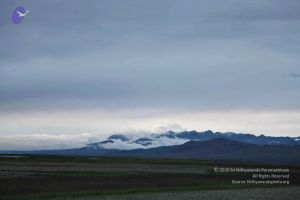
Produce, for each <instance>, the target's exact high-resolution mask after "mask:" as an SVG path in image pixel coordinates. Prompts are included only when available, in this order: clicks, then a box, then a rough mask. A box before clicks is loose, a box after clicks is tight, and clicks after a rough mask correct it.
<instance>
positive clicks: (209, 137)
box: [0, 130, 300, 165]
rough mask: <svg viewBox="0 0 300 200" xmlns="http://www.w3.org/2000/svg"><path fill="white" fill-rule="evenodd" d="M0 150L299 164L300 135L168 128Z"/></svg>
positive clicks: (30, 152) (28, 152)
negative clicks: (67, 145)
mask: <svg viewBox="0 0 300 200" xmlns="http://www.w3.org/2000/svg"><path fill="white" fill-rule="evenodd" d="M0 153H6V154H8V153H9V154H39V155H41V154H42V155H84V156H126V157H148V158H174V159H202V160H222V161H242V162H257V163H271V164H292V165H295V164H296V165H300V137H271V136H264V135H260V136H255V135H252V134H241V133H232V132H227V133H220V132H212V131H210V130H208V131H204V132H197V131H183V132H177V133H175V132H172V131H168V132H166V133H162V134H149V135H144V136H143V137H134V136H130V135H124V134H116V135H111V136H110V137H108V138H107V139H106V140H103V141H100V142H96V143H91V144H88V145H87V146H85V147H82V148H78V149H66V150H42V151H26V152H24V151H0Z"/></svg>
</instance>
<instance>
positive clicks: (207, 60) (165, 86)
mask: <svg viewBox="0 0 300 200" xmlns="http://www.w3.org/2000/svg"><path fill="white" fill-rule="evenodd" d="M17 5H23V6H24V7H26V8H27V9H29V10H31V12H30V14H29V15H28V16H27V17H26V18H25V19H24V21H23V22H22V23H21V24H20V25H17V26H16V25H13V24H12V23H11V22H10V19H9V17H10V15H11V11H12V10H13V9H14V8H15V7H16V6H17ZM299 10H300V2H299V1H297V0H290V1H283V0H280V1H271V0H245V1H240V0H230V1H226V3H224V1H211V0H210V1H198V0H197V1H196V0H195V1H173V0H172V1H158V0H156V1H140V0H136V1H124V0H122V1H121V0H119V1H117V0H114V1H111V0H106V1H88V2H87V1H53V0H51V1H1V3H0V13H1V14H0V16H1V25H0V32H1V37H0V42H1V47H0V108H1V109H5V110H20V109H21V110H22V109H25V108H26V109H39V108H43V109H46V108H53V107H54V108H57V109H63V108H65V107H66V106H71V107H98V108H104V107H114V108H118V107H170V108H173V109H184V108H189V109H199V110H203V109H231V108H245V109H251V108H269V109H281V108H292V109H295V108H299V102H300V101H298V100H299V97H300V96H299V94H300V93H299V87H298V86H297V85H295V83H294V82H288V81H286V80H284V79H280V77H279V76H280V74H286V72H288V71H295V70H297V69H296V67H295V66H297V65H298V63H299V60H300V59H299V56H298V55H299V51H300V49H299V48H300V40H299V33H300V27H299V22H300V12H299ZM265 74H268V76H267V77H266V76H265Z"/></svg>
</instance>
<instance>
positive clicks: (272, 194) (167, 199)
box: [57, 187, 300, 200]
mask: <svg viewBox="0 0 300 200" xmlns="http://www.w3.org/2000/svg"><path fill="white" fill-rule="evenodd" d="M70 199H75V200H100V199H101V200H210V199H213V200H240V199H241V200H260V199H263V200H300V187H285V188H264V189H262V188H261V189H239V190H237V189H235V190H210V191H199V192H197V191H196V192H165V193H148V194H130V195H119V196H93V197H81V198H74V197H73V198H59V200H70ZM57 200H58V199H57Z"/></svg>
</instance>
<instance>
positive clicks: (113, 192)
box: [0, 155, 300, 199]
mask: <svg viewBox="0 0 300 200" xmlns="http://www.w3.org/2000/svg"><path fill="white" fill-rule="evenodd" d="M241 168H244V169H253V168H254V169H262V168H263V169H285V170H286V169H287V170H289V171H285V172H274V173H273V172H272V173H269V172H262V174H264V175H271V174H275V175H276V176H280V177H279V178H278V177H275V178H274V177H269V178H267V177H264V178H258V177H254V178H253V174H258V173H253V172H252V173H248V172H247V173H246V172H240V171H236V169H241ZM233 180H235V181H243V180H256V181H259V180H269V181H275V182H272V184H270V183H269V184H265V183H259V184H257V183H253V182H252V183H246V184H233V183H232V181H233ZM276 181H277V182H276ZM298 186H299V187H300V167H299V166H274V165H261V164H254V163H252V164H251V163H237V162H215V161H199V160H174V159H138V158H113V157H74V156H73V157H66V156H30V155H22V156H20V155H19V156H9V155H6V156H3V155H2V156H1V157H0V194H1V195H0V199H44V198H47V199H49V198H50V199H53V198H54V199H74V198H75V199H168V198H169V199H193V198H194V199H199V198H201V199H202V198H204V199H205V198H206V199H209V198H210V195H221V196H222V195H223V196H224V195H225V196H224V198H222V199H225V197H228V199H232V198H229V197H230V196H231V195H232V194H233V191H234V192H235V193H236V192H237V194H240V197H241V199H243V198H244V199H245V198H246V199H249V198H247V197H249V194H251V191H252V189H253V188H264V189H263V190H258V191H261V192H262V195H265V194H263V193H264V192H266V191H269V190H270V189H272V190H270V191H276V192H279V193H284V191H286V193H287V194H286V195H287V196H286V197H289V195H294V194H295V192H292V190H293V191H295V190H296V191H299V190H298V189H299V188H298ZM295 188H296V189H295ZM220 189H221V190H220ZM245 189H246V190H245ZM215 190H218V191H217V192H214V191H215ZM290 190H291V191H290ZM249 191H250V192H249ZM288 191H289V192H288ZM255 193H256V192H255ZM279 193H278V195H275V197H278V198H279V197H280V195H279ZM256 194H259V192H257V193H256ZM191 195H192V196H193V198H192V197H191ZM245 195H246V196H245ZM247 195H248V196H247ZM173 196H176V197H177V198H174V197H173ZM164 197H166V198H164ZM167 197H168V198H167ZM181 197H182V198H181ZM211 197H212V199H216V198H217V197H218V196H215V198H214V197H213V196H211ZM231 197H232V196H231ZM235 197H239V196H238V195H237V196H235ZM291 197H292V196H291ZM218 198H219V197H218ZM237 199H239V198H237ZM272 199H274V198H272ZM275 199H276V198H275ZM292 199H295V198H292Z"/></svg>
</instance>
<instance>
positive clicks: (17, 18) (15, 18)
mask: <svg viewBox="0 0 300 200" xmlns="http://www.w3.org/2000/svg"><path fill="white" fill-rule="evenodd" d="M17 11H19V12H21V13H25V12H26V10H25V8H24V7H22V6H19V7H17V8H16V9H15V10H14V12H13V14H12V17H11V20H12V22H13V23H14V24H19V23H21V21H22V20H23V18H24V17H20V16H19V14H18V13H17Z"/></svg>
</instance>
